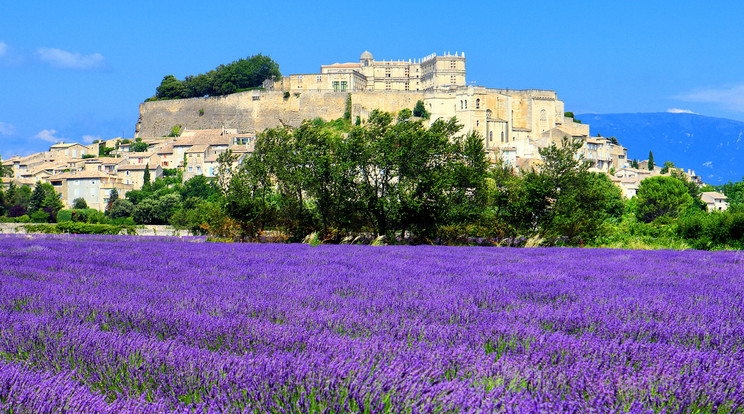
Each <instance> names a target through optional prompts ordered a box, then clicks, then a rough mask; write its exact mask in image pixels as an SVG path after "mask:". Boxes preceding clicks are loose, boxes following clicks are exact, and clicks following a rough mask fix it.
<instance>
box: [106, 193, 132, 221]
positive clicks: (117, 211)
mask: <svg viewBox="0 0 744 414" xmlns="http://www.w3.org/2000/svg"><path fill="white" fill-rule="evenodd" d="M133 210H134V204H132V202H131V201H129V200H127V199H126V198H119V199H117V200H115V201H114V202H113V203H112V204H111V208H110V209H109V217H111V218H112V219H118V218H127V217H129V216H131V215H132V211H133Z"/></svg>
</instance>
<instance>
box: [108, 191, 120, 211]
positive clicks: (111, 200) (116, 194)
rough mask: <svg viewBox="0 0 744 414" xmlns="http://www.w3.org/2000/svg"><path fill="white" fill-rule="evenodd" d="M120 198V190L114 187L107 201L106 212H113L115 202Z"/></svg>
mask: <svg viewBox="0 0 744 414" xmlns="http://www.w3.org/2000/svg"><path fill="white" fill-rule="evenodd" d="M118 199H119V191H118V190H117V189H116V188H112V189H111V193H110V194H109V199H108V202H107V203H106V214H110V213H111V207H112V206H113V205H114V203H115V202H116V200H118Z"/></svg>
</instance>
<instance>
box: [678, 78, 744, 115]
mask: <svg viewBox="0 0 744 414" xmlns="http://www.w3.org/2000/svg"><path fill="white" fill-rule="evenodd" d="M677 98H678V99H681V100H683V101H687V102H703V103H713V104H718V105H721V106H723V107H725V108H727V109H729V110H733V111H737V112H744V84H740V85H734V86H726V87H721V88H706V89H700V90H697V91H694V92H690V93H685V94H681V95H679V96H677Z"/></svg>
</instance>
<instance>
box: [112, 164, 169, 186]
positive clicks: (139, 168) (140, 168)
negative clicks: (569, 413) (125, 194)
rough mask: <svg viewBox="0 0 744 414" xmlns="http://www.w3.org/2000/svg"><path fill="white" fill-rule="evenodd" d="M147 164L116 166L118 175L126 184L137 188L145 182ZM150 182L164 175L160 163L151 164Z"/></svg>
mask: <svg viewBox="0 0 744 414" xmlns="http://www.w3.org/2000/svg"><path fill="white" fill-rule="evenodd" d="M147 169H148V168H147V165H146V164H124V163H122V164H119V165H118V166H117V167H116V176H117V177H118V178H119V179H120V180H121V181H122V182H123V183H124V184H126V185H132V186H134V189H135V190H139V189H141V188H142V185H143V184H144V183H145V170H147ZM149 171H150V182H152V181H155V179H156V178H160V177H162V176H163V168H162V167H161V166H160V165H150V166H149Z"/></svg>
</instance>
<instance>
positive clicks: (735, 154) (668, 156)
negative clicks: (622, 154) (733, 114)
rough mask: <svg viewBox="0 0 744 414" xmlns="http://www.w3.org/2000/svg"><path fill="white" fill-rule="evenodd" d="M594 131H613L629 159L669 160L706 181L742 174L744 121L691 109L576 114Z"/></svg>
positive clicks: (660, 162) (610, 133)
mask: <svg viewBox="0 0 744 414" xmlns="http://www.w3.org/2000/svg"><path fill="white" fill-rule="evenodd" d="M576 119H579V120H581V121H582V122H583V123H586V124H589V125H590V126H591V131H592V134H593V135H596V134H597V133H600V134H602V136H606V137H609V136H615V137H616V138H617V139H618V141H619V142H620V144H621V145H623V146H624V147H626V148H628V158H630V159H633V158H637V159H638V160H639V161H640V160H645V159H647V158H648V152H649V151H653V153H654V162H655V163H656V164H657V165H663V164H664V162H665V161H672V162H674V164H675V165H676V166H677V167H680V168H684V169H685V170H687V169H692V170H695V172H696V173H697V175H699V176H700V177H702V179H703V181H704V182H705V183H707V184H712V185H717V184H724V183H726V182H728V181H740V180H742V176H744V122H741V121H735V120H732V119H726V118H714V117H709V116H703V115H697V114H691V113H669V112H658V113H628V114H577V115H576Z"/></svg>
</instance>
